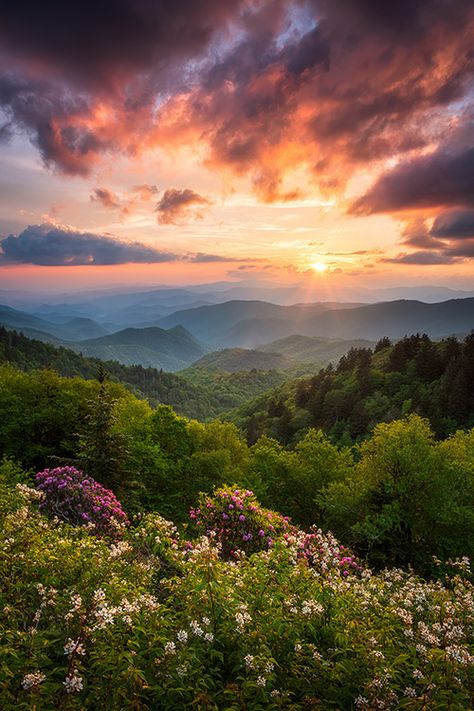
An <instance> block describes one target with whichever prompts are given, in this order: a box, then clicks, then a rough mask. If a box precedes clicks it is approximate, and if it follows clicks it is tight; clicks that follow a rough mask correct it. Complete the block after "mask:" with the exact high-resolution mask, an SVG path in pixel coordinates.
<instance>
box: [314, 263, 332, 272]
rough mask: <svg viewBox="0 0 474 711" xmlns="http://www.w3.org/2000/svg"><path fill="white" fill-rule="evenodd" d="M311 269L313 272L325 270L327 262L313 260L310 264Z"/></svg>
mask: <svg viewBox="0 0 474 711" xmlns="http://www.w3.org/2000/svg"><path fill="white" fill-rule="evenodd" d="M311 267H312V269H314V271H315V272H319V273H321V272H325V271H326V269H327V268H328V265H327V264H324V262H313V263H312V264H311Z"/></svg>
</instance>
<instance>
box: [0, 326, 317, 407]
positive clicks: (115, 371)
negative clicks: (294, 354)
mask: <svg viewBox="0 0 474 711" xmlns="http://www.w3.org/2000/svg"><path fill="white" fill-rule="evenodd" d="M2 362H7V363H10V364H12V365H15V366H16V367H17V368H19V369H20V370H23V371H26V372H31V371H33V370H35V369H48V370H54V371H56V372H57V373H58V374H59V375H62V376H65V377H68V378H74V377H77V376H79V377H81V378H85V379H88V380H89V379H95V378H96V377H97V373H98V372H99V370H100V369H101V368H105V370H106V371H107V374H108V377H109V379H110V380H111V381H112V382H115V383H117V382H118V383H122V384H123V385H124V386H125V387H126V388H127V389H128V390H130V391H131V392H133V393H134V395H136V396H137V397H140V398H147V399H148V400H149V402H150V403H151V404H152V405H153V406H156V405H159V404H164V405H172V406H173V408H174V409H175V410H176V412H177V413H178V414H180V415H185V416H186V417H195V418H197V419H198V420H202V421H207V420H210V419H212V418H213V417H217V416H218V415H220V414H221V413H223V412H226V411H227V410H231V409H232V408H235V407H238V406H240V405H242V404H243V403H244V402H245V401H247V400H249V399H250V398H253V397H255V396H256V395H257V394H259V393H261V392H265V391H267V390H269V389H270V388H274V387H276V386H278V385H280V384H281V383H282V382H284V381H285V380H286V379H287V377H288V376H287V375H285V374H284V373H283V372H281V371H277V370H265V371H263V370H252V371H250V372H239V373H221V372H216V373H210V372H206V371H203V370H200V369H192V368H191V369H187V370H185V371H182V372H181V373H179V374H177V373H166V372H163V370H157V369H156V368H145V367H143V366H142V365H123V364H122V363H119V362H118V361H112V360H107V361H101V360H99V359H97V358H90V357H85V356H83V355H82V354H80V353H75V352H74V351H72V350H70V349H69V348H63V347H58V346H53V345H51V344H50V343H42V342H41V341H36V340H33V339H31V338H27V337H26V336H24V335H22V334H21V333H17V332H16V331H9V330H7V329H5V328H3V327H2V326H0V363H2ZM305 372H308V371H307V370H306V371H305Z"/></svg>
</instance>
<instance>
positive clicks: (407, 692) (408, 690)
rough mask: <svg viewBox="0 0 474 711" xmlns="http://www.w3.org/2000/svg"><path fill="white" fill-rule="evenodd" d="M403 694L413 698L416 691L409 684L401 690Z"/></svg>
mask: <svg viewBox="0 0 474 711" xmlns="http://www.w3.org/2000/svg"><path fill="white" fill-rule="evenodd" d="M403 693H404V695H405V696H409V697H410V698H412V699H414V698H415V696H416V691H415V689H412V687H411V686H407V688H406V689H405V691H404V692H403Z"/></svg>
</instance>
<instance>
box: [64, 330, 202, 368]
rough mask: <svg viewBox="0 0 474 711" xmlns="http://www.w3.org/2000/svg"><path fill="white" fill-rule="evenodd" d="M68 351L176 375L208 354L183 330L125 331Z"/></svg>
mask: <svg viewBox="0 0 474 711" xmlns="http://www.w3.org/2000/svg"><path fill="white" fill-rule="evenodd" d="M70 347H71V348H73V349H74V350H75V351H79V352H81V353H82V354H84V355H86V356H89V357H94V358H100V359H101V360H117V361H119V362H120V363H124V364H125V365H137V364H140V365H143V366H144V367H152V368H158V369H160V368H162V369H163V370H168V371H176V370H181V369H182V368H186V367H187V366H188V365H190V364H191V363H193V362H194V361H196V360H197V359H199V358H201V357H202V356H203V355H204V354H205V353H207V351H208V348H207V347H206V346H205V345H203V344H202V343H199V341H197V340H196V338H194V336H192V335H191V334H190V333H189V332H188V331H187V330H186V329H185V328H183V327H182V326H176V327H175V328H171V329H169V330H165V329H163V328H158V327H152V328H126V329H124V330H122V331H117V332H116V333H112V334H109V335H107V336H102V337H100V338H93V339H88V340H84V341H80V342H78V343H71V344H70Z"/></svg>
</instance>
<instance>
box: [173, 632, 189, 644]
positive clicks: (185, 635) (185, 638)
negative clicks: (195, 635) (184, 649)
mask: <svg viewBox="0 0 474 711" xmlns="http://www.w3.org/2000/svg"><path fill="white" fill-rule="evenodd" d="M176 637H177V638H178V642H182V643H183V644H184V643H185V642H187V641H188V633H187V632H186V630H179V632H178V634H177V635H176Z"/></svg>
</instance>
